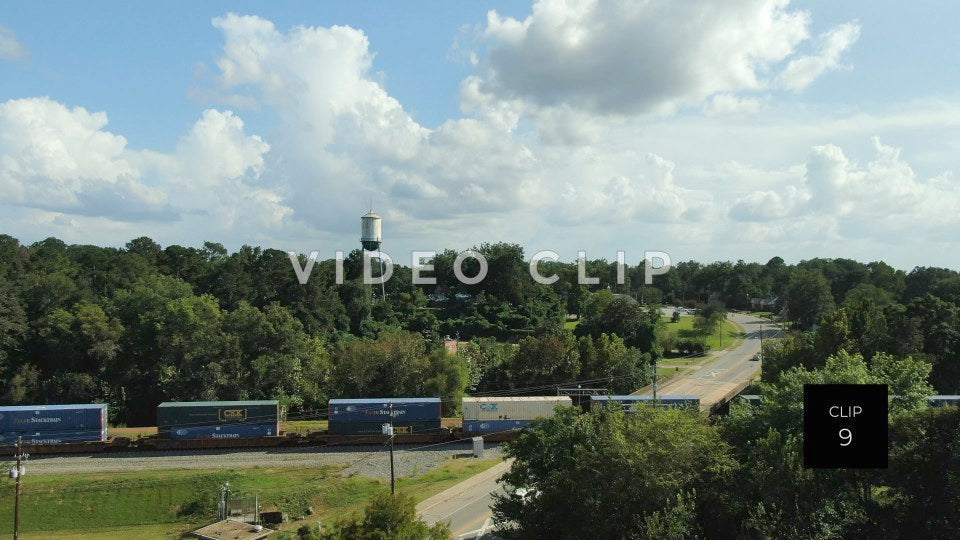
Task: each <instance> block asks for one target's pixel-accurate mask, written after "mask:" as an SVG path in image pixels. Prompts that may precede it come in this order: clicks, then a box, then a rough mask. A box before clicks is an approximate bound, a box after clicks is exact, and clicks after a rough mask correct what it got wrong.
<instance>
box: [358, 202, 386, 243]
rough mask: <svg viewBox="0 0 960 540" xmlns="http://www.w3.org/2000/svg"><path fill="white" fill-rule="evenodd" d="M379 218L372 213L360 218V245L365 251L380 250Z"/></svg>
mask: <svg viewBox="0 0 960 540" xmlns="http://www.w3.org/2000/svg"><path fill="white" fill-rule="evenodd" d="M381 240H382V238H381V235H380V216H378V215H376V214H374V213H373V212H372V211H371V212H367V214H366V215H364V216H363V217H361V218H360V243H361V244H362V245H363V249H365V250H367V251H376V250H378V249H380V241H381Z"/></svg>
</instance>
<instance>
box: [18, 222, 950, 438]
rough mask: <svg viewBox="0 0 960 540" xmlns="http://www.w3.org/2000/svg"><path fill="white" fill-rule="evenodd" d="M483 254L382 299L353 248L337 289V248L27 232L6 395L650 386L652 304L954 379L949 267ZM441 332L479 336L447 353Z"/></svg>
mask: <svg viewBox="0 0 960 540" xmlns="http://www.w3.org/2000/svg"><path fill="white" fill-rule="evenodd" d="M476 249H477V250H478V251H479V252H481V253H483V254H484V256H485V257H486V259H487V261H488V264H489V271H488V275H487V277H486V279H484V280H483V281H482V282H480V283H478V284H475V285H464V284H462V283H460V282H459V281H458V280H457V279H456V277H455V276H454V273H453V261H454V259H455V257H456V253H455V252H454V251H450V250H448V251H444V252H441V253H438V254H437V256H436V257H435V258H434V260H433V261H431V262H432V264H433V265H434V273H433V275H434V276H436V278H437V283H436V284H435V285H413V284H412V279H411V269H410V268H409V267H405V266H402V265H395V267H394V273H393V277H392V279H390V280H389V281H388V282H387V284H386V293H387V294H386V300H384V299H383V298H382V297H381V295H380V294H377V293H379V291H378V290H376V289H375V288H373V287H371V286H370V285H365V284H363V282H362V279H361V271H362V264H363V257H362V253H361V252H360V251H359V250H357V251H354V252H352V253H350V254H349V255H348V256H347V257H346V259H345V261H344V271H345V281H344V283H343V284H341V285H337V284H336V283H335V281H334V279H335V275H336V274H335V270H334V265H335V261H334V260H333V259H328V260H324V261H319V262H318V263H317V265H316V267H315V268H314V270H313V273H312V275H311V278H310V279H309V281H308V282H307V284H305V285H301V284H300V283H299V281H298V279H297V276H296V273H295V272H294V270H293V267H292V264H291V261H290V258H289V256H288V255H287V253H286V252H283V251H279V250H273V249H260V248H257V247H250V246H244V247H242V248H241V249H240V250H238V251H236V252H234V253H230V252H228V250H227V249H225V248H224V247H223V246H222V245H220V244H216V243H210V242H207V243H205V244H204V245H203V247H200V248H195V247H183V246H178V245H171V246H167V247H163V246H160V245H158V244H157V243H156V242H154V241H152V240H151V239H149V238H137V239H134V240H131V241H130V242H129V243H127V244H126V246H125V247H124V248H123V249H118V248H111V247H97V246H89V245H67V244H65V243H64V242H62V241H60V240H57V239H54V238H49V239H46V240H43V241H40V242H36V243H34V244H31V245H22V244H21V243H20V242H19V241H18V240H17V239H15V238H12V237H10V236H7V235H0V371H2V374H3V377H2V379H3V387H2V388H0V400H2V402H3V403H5V404H21V403H64V402H107V403H109V404H110V405H111V417H112V418H111V419H112V421H114V422H116V423H127V424H131V425H134V424H150V423H152V422H153V420H154V418H153V414H154V413H153V408H154V407H155V406H156V405H157V404H158V403H159V402H161V401H165V400H201V399H267V398H276V399H280V400H281V401H282V402H283V403H284V404H285V405H286V406H287V408H288V410H289V411H290V412H291V414H300V413H302V414H304V415H306V414H309V413H310V411H315V410H317V409H319V408H321V407H323V406H324V405H325V403H326V401H327V400H328V399H329V398H331V397H357V396H390V395H394V396H395V395H439V396H443V397H445V398H447V401H448V404H449V405H450V406H451V407H452V406H453V404H455V403H456V398H457V397H458V396H459V395H461V394H463V393H464V392H475V391H493V390H512V391H515V392H517V393H523V392H537V391H539V392H541V393H542V392H543V391H544V390H543V388H546V387H549V386H550V385H556V384H561V383H566V382H571V381H602V382H603V385H604V386H609V387H612V389H613V390H614V391H617V392H626V391H629V390H632V389H634V388H636V387H638V386H641V385H643V384H645V383H647V382H648V381H649V379H650V374H651V369H650V366H651V363H652V362H653V361H655V360H656V359H657V358H658V357H659V356H661V355H662V354H663V351H664V343H663V338H664V333H663V332H662V331H661V326H662V325H661V323H660V314H659V311H658V310H656V308H655V306H656V305H658V304H661V303H675V304H686V305H691V306H693V305H700V304H705V303H708V302H709V303H713V304H717V303H722V304H724V305H725V306H726V308H727V309H750V308H751V306H753V305H754V304H756V302H758V301H760V300H763V301H765V302H768V303H770V304H769V306H768V307H765V308H764V309H768V310H773V311H778V312H780V313H781V314H782V315H783V316H784V317H786V319H787V320H789V321H792V322H793V327H794V328H795V330H796V331H795V332H793V333H791V335H790V337H788V338H787V339H785V340H782V341H781V342H780V343H779V344H777V345H774V346H773V347H772V348H771V349H770V350H769V351H768V355H769V358H770V360H769V361H768V362H765V365H764V378H765V380H768V381H769V380H773V379H772V378H774V377H776V375H777V374H778V373H779V372H780V371H783V370H785V369H788V368H789V367H792V366H803V367H805V368H808V369H816V368H819V367H822V366H823V365H824V363H825V362H826V358H827V357H829V356H830V355H833V354H836V353H838V352H839V351H847V352H850V353H852V354H860V355H861V356H862V357H863V358H864V359H865V361H867V362H872V359H873V358H874V357H875V356H876V355H878V354H880V353H888V354H891V355H894V356H896V357H906V356H912V357H913V358H916V359H918V360H924V361H926V362H929V363H930V364H931V365H932V375H931V382H932V384H933V386H934V388H935V390H936V391H939V392H944V393H949V392H956V391H958V381H960V377H958V373H960V371H958V369H960V358H958V356H960V339H958V338H960V308H958V302H960V274H958V273H957V272H954V271H952V270H946V269H941V268H915V269H913V270H912V271H910V272H909V273H906V272H904V271H901V270H896V269H894V268H892V267H890V266H888V265H886V264H884V263H882V262H871V263H868V264H864V263H859V262H856V261H851V260H846V259H814V260H810V261H803V262H801V263H799V264H797V265H787V264H785V263H784V261H783V260H782V259H780V258H779V257H776V258H773V259H771V260H770V261H769V262H767V263H765V264H759V263H745V262H743V261H738V262H736V263H729V262H715V263H711V264H706V265H704V264H700V263H697V262H681V263H679V264H677V265H675V267H674V268H673V269H672V270H671V271H670V272H668V273H667V274H665V275H662V276H657V277H656V278H655V280H654V283H653V285H652V286H642V282H643V266H642V264H641V265H639V266H631V267H628V268H627V269H626V272H625V278H626V279H625V280H624V283H623V284H618V283H616V275H617V268H616V263H615V262H610V261H606V260H590V261H587V262H586V267H587V275H590V276H597V277H599V278H600V282H599V284H597V285H590V286H587V285H578V284H577V279H576V277H577V272H578V269H577V266H576V264H573V263H562V262H550V261H543V262H541V263H540V271H541V273H542V274H544V275H549V274H550V273H556V274H557V275H559V276H560V279H559V280H557V281H556V282H555V283H553V284H552V285H542V284H538V283H536V282H535V281H533V280H532V279H531V278H530V276H529V269H528V264H527V262H526V261H525V258H524V252H523V249H522V248H521V247H520V246H518V245H515V244H506V243H496V244H484V245H481V246H479V247H477V248H476ZM305 262H306V258H305V257H301V264H305ZM468 273H469V271H468ZM377 289H378V288H377ZM638 300H640V301H642V303H641V302H639V301H638ZM764 305H767V304H764ZM568 316H575V317H577V320H578V325H577V327H576V330H575V331H574V332H569V331H567V330H565V329H564V321H565V320H566V319H567V317H568ZM445 336H450V337H455V338H459V339H460V340H470V344H469V346H462V347H459V348H458V352H457V353H456V354H453V353H451V352H450V351H448V350H447V349H446V348H445V347H444V344H443V342H444V337H445ZM451 412H452V411H451Z"/></svg>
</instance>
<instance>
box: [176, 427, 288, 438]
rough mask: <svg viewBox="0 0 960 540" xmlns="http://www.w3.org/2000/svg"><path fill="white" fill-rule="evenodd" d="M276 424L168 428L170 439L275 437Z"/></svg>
mask: <svg viewBox="0 0 960 540" xmlns="http://www.w3.org/2000/svg"><path fill="white" fill-rule="evenodd" d="M277 435H278V431H277V424H225V425H222V426H194V427H174V428H170V438H171V439H179V440H185V439H251V438H256V437H276V436H277Z"/></svg>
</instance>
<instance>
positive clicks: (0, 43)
mask: <svg viewBox="0 0 960 540" xmlns="http://www.w3.org/2000/svg"><path fill="white" fill-rule="evenodd" d="M27 54H28V53H27V47H26V46H24V45H23V44H22V43H20V41H18V40H17V35H16V34H14V33H13V30H10V29H9V28H7V27H6V26H3V25H2V24H0V60H22V59H24V58H26V57H27Z"/></svg>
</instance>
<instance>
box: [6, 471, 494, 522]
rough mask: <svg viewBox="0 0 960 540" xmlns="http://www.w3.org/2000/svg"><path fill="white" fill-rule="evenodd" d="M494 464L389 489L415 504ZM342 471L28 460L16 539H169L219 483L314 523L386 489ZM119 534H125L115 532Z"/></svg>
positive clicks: (198, 512)
mask: <svg viewBox="0 0 960 540" xmlns="http://www.w3.org/2000/svg"><path fill="white" fill-rule="evenodd" d="M401 455H402V454H401ZM384 457H385V456H384ZM398 457H399V456H398ZM378 458H379V456H378ZM498 461H499V460H497V459H486V460H475V459H453V460H449V461H447V462H446V463H444V464H443V465H441V466H440V467H437V468H435V469H433V470H431V471H427V472H425V473H424V474H420V475H417V476H414V477H411V478H401V479H399V480H398V482H397V488H398V490H399V491H401V492H404V493H409V494H410V495H412V496H413V497H414V498H415V499H416V500H418V501H420V500H423V499H425V498H427V497H429V496H431V495H433V494H434V493H438V492H440V491H442V490H444V489H446V488H448V487H450V486H452V485H454V484H456V483H457V482H460V481H462V480H464V479H466V478H468V477H470V476H472V475H474V474H477V473H479V472H482V471H484V470H486V469H487V468H488V467H490V466H492V465H494V464H495V463H497V462H498ZM343 468H344V466H339V467H318V468H308V469H307V468H262V469H261V468H254V469H242V470H199V471H198V470H188V471H176V470H174V471H170V470H167V471H163V470H161V471H139V472H136V473H101V474H84V475H80V474H63V475H41V476H30V475H29V464H28V474H27V476H26V477H25V479H24V486H23V495H22V496H21V499H20V517H21V531H23V532H25V533H35V534H34V535H33V536H24V538H78V539H79V538H112V537H113V536H110V535H111V534H114V533H115V534H116V535H118V536H116V537H117V538H124V537H125V538H131V537H136V536H140V537H142V538H161V537H165V536H164V535H166V534H168V533H169V534H171V535H173V537H176V536H177V535H178V534H179V532H178V531H183V530H187V529H190V528H192V527H193V526H199V525H202V524H206V523H209V522H212V521H213V518H214V516H215V513H216V499H217V495H218V493H219V491H220V486H222V485H223V484H224V483H225V482H229V483H230V488H231V490H232V491H233V492H235V493H244V492H246V493H250V494H253V493H259V494H260V504H261V509H262V510H264V511H266V510H281V511H283V512H286V513H287V514H289V515H290V516H291V517H294V516H304V515H306V514H307V508H308V507H311V508H313V509H314V511H315V512H316V514H317V515H316V516H315V517H312V518H311V519H314V520H315V519H324V520H330V519H333V518H334V517H336V516H340V515H343V514H344V513H350V512H353V511H358V510H360V509H361V508H362V507H363V505H364V503H365V502H366V501H367V500H368V499H369V498H370V497H372V496H373V495H374V494H376V493H378V492H381V491H384V490H389V489H390V484H389V481H384V480H380V479H373V478H368V477H362V476H352V477H343V476H341V475H340V471H342V470H343ZM0 483H2V486H0V531H2V533H4V534H6V533H10V532H12V529H13V527H12V526H13V502H14V501H13V499H14V484H13V481H11V480H10V479H9V478H8V479H5V480H3V481H2V482H0ZM291 525H296V524H291ZM131 527H133V530H140V528H141V527H142V529H143V534H140V533H137V534H129V531H130V530H131V529H130V528H131ZM86 531H89V535H86V534H87V533H86ZM111 531H112V532H111ZM123 531H126V533H127V534H128V535H127V536H123ZM148 531H153V533H155V534H152V533H149V532H148ZM161 532H163V534H160V533H161Z"/></svg>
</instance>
